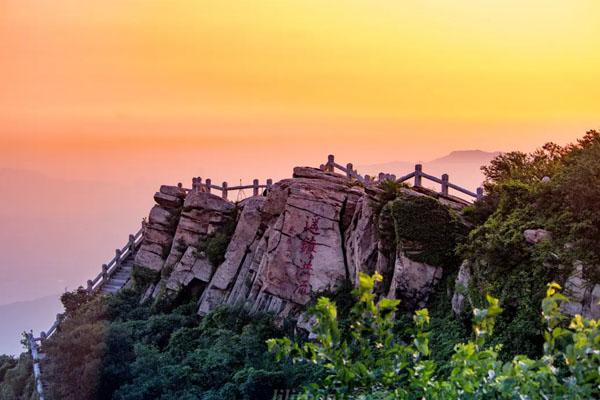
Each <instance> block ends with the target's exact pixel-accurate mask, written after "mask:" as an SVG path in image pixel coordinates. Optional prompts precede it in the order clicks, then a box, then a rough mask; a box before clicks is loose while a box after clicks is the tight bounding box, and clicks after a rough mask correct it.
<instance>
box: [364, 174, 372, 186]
mask: <svg viewBox="0 0 600 400" xmlns="http://www.w3.org/2000/svg"><path fill="white" fill-rule="evenodd" d="M370 184H371V177H370V176H369V175H365V185H367V186H368V185H370Z"/></svg>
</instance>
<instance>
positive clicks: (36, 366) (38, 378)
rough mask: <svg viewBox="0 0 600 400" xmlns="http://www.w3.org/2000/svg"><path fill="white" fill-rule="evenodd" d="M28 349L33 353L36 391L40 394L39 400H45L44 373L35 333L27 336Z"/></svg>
mask: <svg viewBox="0 0 600 400" xmlns="http://www.w3.org/2000/svg"><path fill="white" fill-rule="evenodd" d="M27 347H29V350H30V351H31V358H32V360H33V378H34V383H35V389H36V391H37V394H38V398H39V400H44V385H42V371H41V369H40V355H39V353H38V348H37V344H36V343H35V340H34V338H33V331H31V332H30V333H28V334H27Z"/></svg>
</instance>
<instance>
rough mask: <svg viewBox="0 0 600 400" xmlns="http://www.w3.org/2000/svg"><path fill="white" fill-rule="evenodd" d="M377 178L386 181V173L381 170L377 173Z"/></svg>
mask: <svg viewBox="0 0 600 400" xmlns="http://www.w3.org/2000/svg"><path fill="white" fill-rule="evenodd" d="M377 180H378V181H379V182H383V181H385V174H384V173H383V172H380V173H379V175H377Z"/></svg>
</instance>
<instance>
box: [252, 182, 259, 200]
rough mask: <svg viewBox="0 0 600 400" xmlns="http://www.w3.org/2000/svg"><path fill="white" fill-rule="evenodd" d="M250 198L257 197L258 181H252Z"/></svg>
mask: <svg viewBox="0 0 600 400" xmlns="http://www.w3.org/2000/svg"><path fill="white" fill-rule="evenodd" d="M252 196H258V179H255V180H253V181H252Z"/></svg>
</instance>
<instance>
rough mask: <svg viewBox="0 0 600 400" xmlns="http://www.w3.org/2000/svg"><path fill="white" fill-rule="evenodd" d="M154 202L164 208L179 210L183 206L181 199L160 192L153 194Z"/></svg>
mask: <svg viewBox="0 0 600 400" xmlns="http://www.w3.org/2000/svg"><path fill="white" fill-rule="evenodd" d="M154 201H156V202H157V203H158V204H159V205H161V206H163V207H165V208H180V207H181V206H182V205H183V200H182V199H181V198H179V197H176V196H171V195H169V194H164V193H161V192H156V193H155V194H154Z"/></svg>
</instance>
